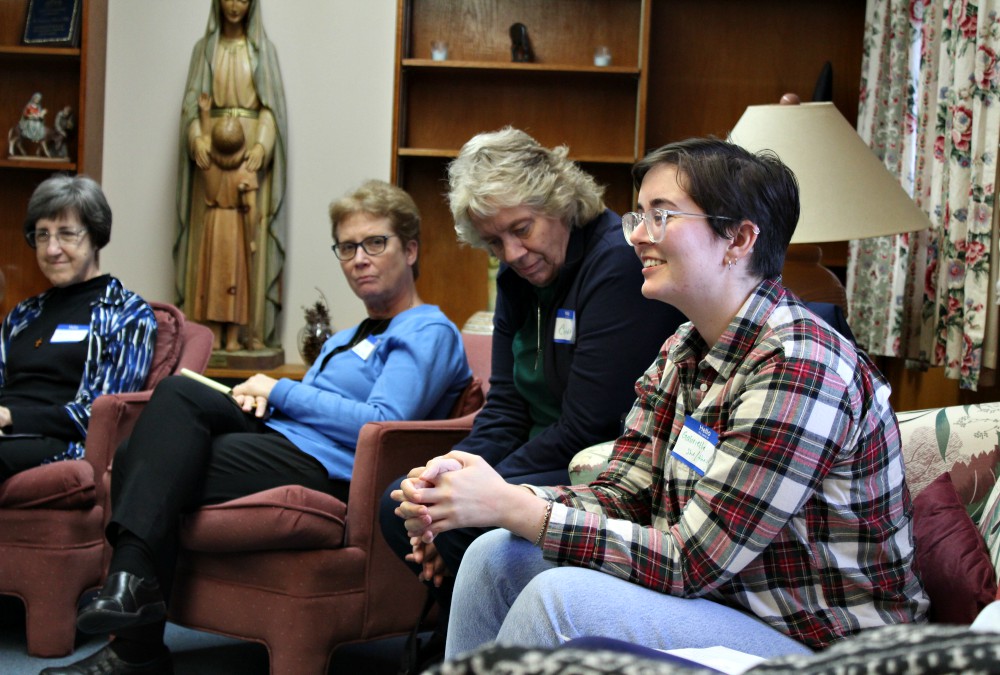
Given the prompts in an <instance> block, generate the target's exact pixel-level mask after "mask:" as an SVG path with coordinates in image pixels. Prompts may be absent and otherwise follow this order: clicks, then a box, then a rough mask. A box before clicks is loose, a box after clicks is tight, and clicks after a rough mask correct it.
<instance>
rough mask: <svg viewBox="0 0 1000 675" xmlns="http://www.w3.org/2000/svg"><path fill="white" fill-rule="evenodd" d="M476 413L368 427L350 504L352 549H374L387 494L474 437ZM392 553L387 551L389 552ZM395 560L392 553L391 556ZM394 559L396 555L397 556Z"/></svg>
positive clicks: (358, 453) (359, 450)
mask: <svg viewBox="0 0 1000 675" xmlns="http://www.w3.org/2000/svg"><path fill="white" fill-rule="evenodd" d="M475 417H476V415H475V413H471V414H469V415H465V416H464V417H456V418H454V419H447V420H424V421H394V422H369V423H368V424H365V425H364V426H363V427H361V433H360V434H359V435H358V446H357V451H356V453H355V460H354V474H353V476H352V477H351V491H350V498H349V500H348V504H347V525H348V527H347V537H346V542H345V544H346V545H347V546H360V547H362V548H364V549H365V550H370V547H371V542H372V539H373V536H374V537H377V538H378V540H379V541H381V535H379V534H378V533H373V529H374V528H377V527H378V525H377V523H378V517H377V515H376V514H377V513H378V508H379V501H380V499H381V498H382V493H383V492H384V491H385V489H386V488H387V487H389V484H390V483H391V482H392V481H394V480H396V479H397V478H399V477H400V476H403V475H406V473H407V472H408V471H409V470H410V469H412V468H413V467H415V466H420V465H421V464H423V463H424V462H426V461H427V460H429V459H431V458H432V457H436V456H437V455H443V454H445V453H446V452H448V451H450V450H451V448H452V446H454V445H455V443H457V442H458V441H460V440H462V439H463V438H465V437H466V436H468V435H469V432H470V431H472V421H473V420H474V419H475ZM387 553H388V549H387ZM389 555H391V554H389ZM393 557H395V556H393Z"/></svg>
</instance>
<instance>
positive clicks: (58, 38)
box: [24, 0, 82, 47]
mask: <svg viewBox="0 0 1000 675" xmlns="http://www.w3.org/2000/svg"><path fill="white" fill-rule="evenodd" d="M81 2H82V0H29V2H28V19H27V21H25V23H24V44H26V45H52V46H60V47H75V46H76V45H77V44H78V41H79V37H80V4H81Z"/></svg>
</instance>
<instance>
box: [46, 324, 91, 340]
mask: <svg viewBox="0 0 1000 675" xmlns="http://www.w3.org/2000/svg"><path fill="white" fill-rule="evenodd" d="M89 333H90V326H85V325H84V326H81V325H78V324H73V323H61V324H59V325H58V326H56V330H55V332H54V333H52V339H51V340H50V342H83V341H84V340H86V339H87V335H88V334H89Z"/></svg>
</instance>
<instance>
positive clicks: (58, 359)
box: [0, 274, 111, 440]
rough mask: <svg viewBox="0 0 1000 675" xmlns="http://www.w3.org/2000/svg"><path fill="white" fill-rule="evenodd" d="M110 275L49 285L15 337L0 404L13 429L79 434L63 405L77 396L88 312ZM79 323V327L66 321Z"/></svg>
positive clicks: (74, 436)
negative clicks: (36, 313)
mask: <svg viewBox="0 0 1000 675" xmlns="http://www.w3.org/2000/svg"><path fill="white" fill-rule="evenodd" d="M110 278H111V277H110V275H107V274H104V275H101V276H98V277H95V278H93V279H90V280H88V281H83V282H81V283H78V284H73V285H72V286H67V287H65V288H53V289H52V291H51V292H50V293H49V296H48V297H47V298H46V299H45V303H44V304H43V305H42V313H41V314H40V315H39V316H38V318H37V319H35V320H34V321H32V322H31V323H30V324H28V325H27V326H25V327H24V329H23V330H22V331H21V332H19V333H18V334H17V335H15V336H14V337H13V339H11V341H10V345H9V346H8V351H7V363H6V368H7V372H6V384H5V386H4V388H3V390H2V391H0V405H3V406H6V407H8V408H9V409H10V412H11V419H12V420H13V422H14V424H13V427H8V428H7V429H6V431H8V432H12V433H22V434H23V433H36V434H42V435H44V436H51V437H54V438H64V439H66V440H79V439H81V438H82V435H81V434H80V432H79V430H78V429H77V428H76V425H75V424H74V423H73V421H72V420H71V419H70V417H69V415H68V414H67V413H66V410H65V408H64V407H63V406H65V404H66V403H67V402H69V401H72V400H73V399H74V398H76V394H77V391H78V390H79V389H80V382H81V380H82V379H83V367H84V364H85V363H86V361H87V348H88V345H89V340H88V337H89V335H90V315H91V308H92V307H93V305H94V303H95V302H97V301H98V300H99V299H100V298H101V297H103V296H104V291H105V289H106V288H107V285H108V281H109V280H110ZM69 326H74V327H82V331H75V330H69V329H67V327H69Z"/></svg>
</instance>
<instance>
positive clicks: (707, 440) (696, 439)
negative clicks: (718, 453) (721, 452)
mask: <svg viewBox="0 0 1000 675" xmlns="http://www.w3.org/2000/svg"><path fill="white" fill-rule="evenodd" d="M718 443H719V434H717V433H716V432H715V430H714V429H712V428H711V427H706V426H705V425H704V424H702V423H701V422H699V421H698V420H696V419H694V418H693V417H691V416H690V415H687V416H685V417H684V428H683V429H681V433H680V434H679V435H678V436H677V442H676V443H674V449H673V452H671V453H670V454H671V455H673V456H674V457H676V458H677V459H679V460H680V461H682V462H683V463H684V464H687V465H688V466H689V467H691V469H692V470H693V471H694V472H695V473H697V474H698V475H699V476H704V475H705V471H706V470H707V469H708V467H709V465H710V464H711V463H712V460H713V459H715V446H716V445H718Z"/></svg>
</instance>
